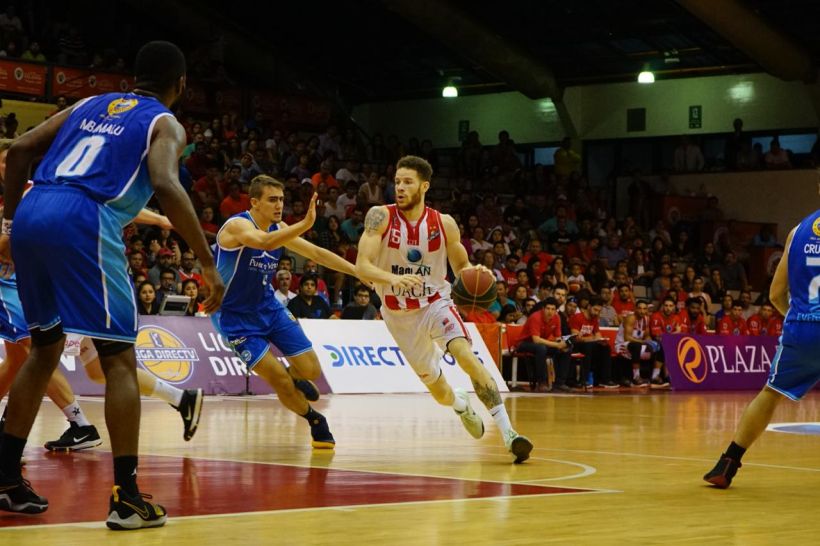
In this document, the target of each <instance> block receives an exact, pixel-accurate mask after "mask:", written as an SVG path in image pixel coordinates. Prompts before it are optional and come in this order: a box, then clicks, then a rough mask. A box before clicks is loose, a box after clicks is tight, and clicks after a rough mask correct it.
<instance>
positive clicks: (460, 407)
mask: <svg viewBox="0 0 820 546" xmlns="http://www.w3.org/2000/svg"><path fill="white" fill-rule="evenodd" d="M453 409H454V410H456V413H463V412H464V410H466V409H467V401H466V400H464V399H463V398H460V397H458V396H453Z"/></svg>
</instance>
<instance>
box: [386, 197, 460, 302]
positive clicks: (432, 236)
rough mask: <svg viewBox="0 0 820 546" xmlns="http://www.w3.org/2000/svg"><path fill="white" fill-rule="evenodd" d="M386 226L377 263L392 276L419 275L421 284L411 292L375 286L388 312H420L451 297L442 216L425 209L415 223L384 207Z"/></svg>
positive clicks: (395, 210) (392, 287) (394, 208)
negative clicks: (436, 302)
mask: <svg viewBox="0 0 820 546" xmlns="http://www.w3.org/2000/svg"><path fill="white" fill-rule="evenodd" d="M385 208H386V209H387V211H388V215H389V217H388V225H387V229H386V230H385V232H384V233H383V234H382V246H381V251H380V252H379V258H378V261H377V263H376V265H378V266H379V267H380V268H382V269H383V270H385V271H389V272H391V273H393V274H394V275H418V276H420V277H421V278H422V280H423V281H424V282H423V284H422V285H421V286H416V287H414V288H413V289H412V290H408V289H405V288H400V287H394V286H387V285H384V284H380V285H377V287H376V290H377V291H378V293H379V297H381V299H382V303H383V304H384V306H385V307H387V308H388V309H391V310H394V311H398V310H400V309H420V308H422V307H426V306H427V305H429V304H431V303H433V302H434V301H436V300H438V299H441V298H448V297H450V283H448V282H447V236H446V234H445V233H444V224H443V223H442V221H441V214H440V213H439V212H438V211H437V210H434V209H431V208H430V207H425V208H424V212H422V213H421V217H420V218H419V219H418V220H417V221H416V222H410V221H409V220H407V218H405V217H404V215H403V214H402V213H401V211H400V210H399V209H398V208H397V207H396V205H387V206H386V207H385Z"/></svg>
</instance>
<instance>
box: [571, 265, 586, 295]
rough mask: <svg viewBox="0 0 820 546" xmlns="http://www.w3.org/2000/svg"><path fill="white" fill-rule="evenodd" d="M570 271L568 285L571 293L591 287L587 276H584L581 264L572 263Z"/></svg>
mask: <svg viewBox="0 0 820 546" xmlns="http://www.w3.org/2000/svg"><path fill="white" fill-rule="evenodd" d="M569 271H570V274H569V276H568V277H567V287H568V288H569V293H570V294H574V293H576V292H578V291H579V290H584V289H586V290H588V289H589V285H588V283H587V280H586V278H584V274H583V273H582V272H581V264H579V263H574V264H572V265H571V266H570V269H569Z"/></svg>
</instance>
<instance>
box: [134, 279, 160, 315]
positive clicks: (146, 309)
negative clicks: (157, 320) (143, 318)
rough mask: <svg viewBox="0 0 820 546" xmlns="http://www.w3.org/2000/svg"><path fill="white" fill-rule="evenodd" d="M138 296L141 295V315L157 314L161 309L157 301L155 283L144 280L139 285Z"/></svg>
mask: <svg viewBox="0 0 820 546" xmlns="http://www.w3.org/2000/svg"><path fill="white" fill-rule="evenodd" d="M137 296H138V297H139V305H138V306H137V307H138V309H139V314H140V315H156V314H157V312H158V311H159V303H158V302H157V294H156V290H154V285H153V284H151V283H150V282H149V281H143V282H142V283H140V285H139V286H138V287H137Z"/></svg>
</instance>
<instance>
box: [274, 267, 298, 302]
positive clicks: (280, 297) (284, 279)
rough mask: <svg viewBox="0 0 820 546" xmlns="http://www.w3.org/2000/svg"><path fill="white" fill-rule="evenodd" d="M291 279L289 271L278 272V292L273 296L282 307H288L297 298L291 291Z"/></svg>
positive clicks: (281, 270)
mask: <svg viewBox="0 0 820 546" xmlns="http://www.w3.org/2000/svg"><path fill="white" fill-rule="evenodd" d="M291 277H292V276H291V274H290V271H288V270H287V269H280V270H279V271H277V272H276V290H275V291H274V293H273V295H274V297H276V300H277V301H278V302H279V303H281V304H282V307H287V306H288V303H290V300H292V299H293V298H295V297H296V294H295V293H293V292H291V291H290V283H291V280H292V278H291Z"/></svg>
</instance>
